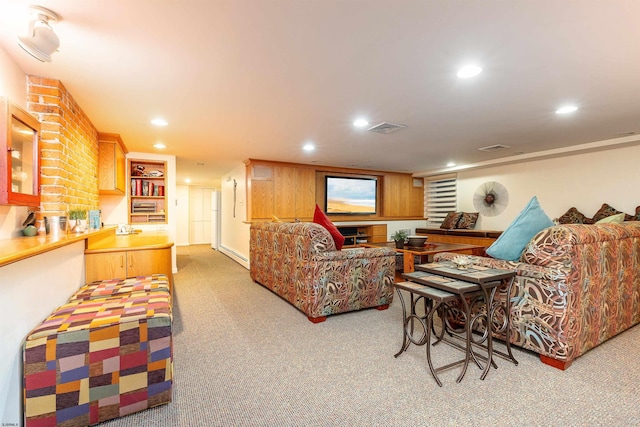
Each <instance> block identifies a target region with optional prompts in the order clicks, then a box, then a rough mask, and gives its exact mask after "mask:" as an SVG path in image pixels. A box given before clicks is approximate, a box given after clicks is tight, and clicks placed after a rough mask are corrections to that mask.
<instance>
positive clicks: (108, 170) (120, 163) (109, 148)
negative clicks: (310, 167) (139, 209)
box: [98, 132, 127, 195]
mask: <svg viewBox="0 0 640 427" xmlns="http://www.w3.org/2000/svg"><path fill="white" fill-rule="evenodd" d="M126 153H127V148H126V147H125V145H124V143H123V142H122V139H121V138H120V135H118V134H114V133H103V132H98V192H99V193H100V194H122V195H124V194H125V193H126V191H127V170H126V159H125V154H126Z"/></svg>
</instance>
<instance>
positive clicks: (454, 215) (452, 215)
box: [440, 212, 462, 229]
mask: <svg viewBox="0 0 640 427" xmlns="http://www.w3.org/2000/svg"><path fill="white" fill-rule="evenodd" d="M461 216H462V212H449V213H448V214H447V216H446V217H445V219H444V220H443V221H442V224H440V228H444V229H452V228H456V225H457V224H458V221H459V220H460V217H461Z"/></svg>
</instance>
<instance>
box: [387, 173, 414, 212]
mask: <svg viewBox="0 0 640 427" xmlns="http://www.w3.org/2000/svg"><path fill="white" fill-rule="evenodd" d="M417 182H422V180H421V179H419V180H418V181H416V179H415V178H413V177H412V176H411V175H395V174H388V175H385V176H384V182H383V185H382V187H383V190H382V194H383V206H382V210H383V215H384V216H385V217H423V216H424V187H423V186H422V185H420V186H418V185H416V183H417Z"/></svg>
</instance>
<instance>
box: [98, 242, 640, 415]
mask: <svg viewBox="0 0 640 427" xmlns="http://www.w3.org/2000/svg"><path fill="white" fill-rule="evenodd" d="M177 253H178V268H179V272H178V273H177V274H176V275H175V276H174V278H175V288H174V332H173V333H174V369H175V373H174V375H175V382H174V390H173V402H171V403H169V404H167V405H162V406H159V407H156V408H152V409H149V410H146V411H143V412H139V413H136V414H132V415H129V416H126V417H122V418H119V419H116V420H112V421H108V422H106V423H103V425H105V426H110V427H120V426H122V427H134V426H135V427H138V426H167V425H173V426H428V425H441V426H448V425H452V426H454V425H464V426H489V425H503V426H538V425H539V426H552V425H553V426H556V425H562V426H587V425H588V426H593V425H602V426H630V425H640V392H639V391H640V357H638V350H639V349H640V328H638V327H635V328H632V329H631V330H629V331H627V332H625V333H623V334H621V335H619V336H617V337H615V338H614V339H612V340H609V341H608V342H606V343H605V344H603V345H601V346H599V347H597V348H595V349H593V350H592V351H590V352H588V353H587V354H586V355H584V356H582V357H580V358H578V359H577V360H575V361H574V362H573V365H572V366H571V367H570V368H569V369H568V370H566V371H561V370H558V369H555V368H552V367H550V366H547V365H544V364H542V363H541V362H540V361H539V358H538V356H537V355H536V354H534V353H530V352H527V351H524V350H521V349H519V348H515V349H514V354H515V356H516V358H517V359H518V361H519V362H520V363H519V365H518V366H515V365H513V364H511V363H509V362H507V361H505V360H502V359H497V364H498V369H492V370H491V371H490V372H489V374H488V376H487V378H486V379H485V380H484V381H482V380H480V378H479V377H480V373H481V372H480V370H479V369H478V368H477V367H476V366H473V365H470V366H469V370H468V371H467V374H466V376H465V377H464V379H463V380H462V382H461V383H456V382H455V379H456V377H457V375H458V372H459V369H458V368H455V369H452V370H449V371H446V372H443V373H442V374H441V376H440V378H441V380H442V382H443V387H442V388H441V387H438V386H437V385H436V383H435V381H434V380H433V378H432V377H431V375H430V373H429V369H428V367H427V365H426V356H425V348H424V347H416V346H411V347H410V348H409V349H408V351H407V352H405V353H404V354H402V355H401V356H400V357H398V358H397V359H396V358H394V357H393V354H395V353H396V352H397V351H398V349H399V348H400V345H401V343H402V327H401V317H402V309H401V306H400V303H399V300H398V299H397V298H396V299H395V300H394V302H393V304H392V305H391V307H390V308H389V309H388V310H385V311H378V310H375V309H370V310H363V311H359V312H353V313H346V314H341V315H336V316H331V317H329V318H328V319H327V321H325V322H323V323H320V324H312V323H311V322H309V321H308V320H307V318H306V316H305V315H303V314H302V313H301V312H299V311H298V310H296V309H295V308H294V307H293V306H291V305H289V304H288V303H287V302H285V301H284V300H282V299H281V298H280V297H278V296H276V295H275V294H273V293H272V292H270V291H269V290H267V289H266V288H263V287H262V286H260V285H258V284H256V283H254V282H252V281H251V279H250V277H249V272H248V271H247V270H246V269H245V268H244V267H242V266H240V265H239V264H237V263H236V262H234V261H233V260H231V259H229V258H228V257H226V256H225V255H223V254H221V253H219V252H216V251H213V250H212V249H211V248H209V247H208V246H205V245H196V246H189V247H178V248H177ZM433 354H434V360H435V363H436V365H439V364H444V363H447V362H448V361H451V360H455V359H456V358H459V357H460V355H461V353H460V352H459V351H457V350H455V349H453V348H451V347H449V346H446V345H439V346H436V347H435V348H434V350H433Z"/></svg>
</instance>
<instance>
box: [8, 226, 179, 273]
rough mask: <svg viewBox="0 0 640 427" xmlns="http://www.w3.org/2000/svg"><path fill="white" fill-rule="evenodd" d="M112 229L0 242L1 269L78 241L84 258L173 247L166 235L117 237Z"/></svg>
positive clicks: (148, 233) (152, 234)
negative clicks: (82, 245)
mask: <svg viewBox="0 0 640 427" xmlns="http://www.w3.org/2000/svg"><path fill="white" fill-rule="evenodd" d="M115 229H116V227H115V226H113V227H104V228H101V229H100V230H92V231H89V232H87V233H79V234H73V233H69V234H63V235H60V236H56V237H53V236H51V235H46V236H33V237H14V238H11V239H6V240H0V267H2V266H3V265H7V264H11V263H13V262H16V261H20V260H23V259H26V258H29V257H32V256H36V255H40V254H43V253H45V252H49V251H52V250H54V249H58V248H61V247H63V246H67V245H70V244H72V243H76V242H81V241H85V248H86V249H85V253H86V254H93V253H104V252H118V251H122V250H145V249H166V248H170V247H172V246H173V242H172V241H171V240H170V239H169V236H168V235H167V233H165V232H159V231H158V232H154V231H151V232H141V233H137V234H128V235H123V236H117V235H116V234H115Z"/></svg>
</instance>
